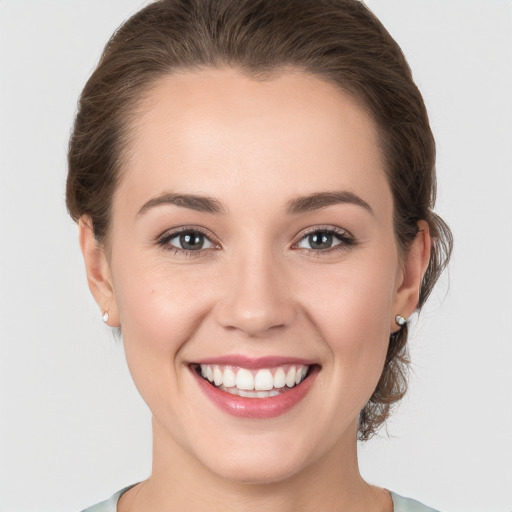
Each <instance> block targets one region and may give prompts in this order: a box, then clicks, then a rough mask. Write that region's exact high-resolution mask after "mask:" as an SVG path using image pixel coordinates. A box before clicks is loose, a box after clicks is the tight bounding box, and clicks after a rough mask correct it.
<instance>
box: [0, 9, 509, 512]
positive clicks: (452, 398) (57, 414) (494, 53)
mask: <svg viewBox="0 0 512 512" xmlns="http://www.w3.org/2000/svg"><path fill="white" fill-rule="evenodd" d="M144 3H145V2H143V1H141V0H108V1H105V0H0V511H3V512H7V511H9V512H25V511H31V512H32V511H34V512H35V511H37V512H44V511H51V512H70V511H73V510H75V511H76V510H81V509H82V508H85V506H87V505H90V504H92V503H94V502H97V501H100V500H101V499H105V498H106V497H108V496H110V495H111V494H112V493H113V492H114V491H116V490H117V489H119V488H121V487H123V486H125V485H127V484H130V483H134V482H136V481H139V480H141V479H144V478H146V477H147V476H148V474H149V471H150V462H151V461H150V457H151V453H150V450H151V439H150V416H149V413H148V410H147V408H146V406H145V405H144V403H143V402H142V400H141V399H140V398H139V396H138V395H137V392H136V391H135V388H134V386H133V384H132V382H131V380H130V377H129V374H128V371H127V369H126V366H125V362H124V355H123V351H122V346H121V344H120V342H116V341H115V340H114V338H113V337H112V334H111V332H110V331H109V329H108V328H106V327H105V326H104V325H103V323H102V321H101V318H100V312H99V310H98V308H97V307H96V305H95V303H94V302H93V300H92V298H91V297H90V294H89V291H88V289H87V285H86V280H85V274H84V271H83V264H82V260H81V255H80V253H79V248H78V243H77V236H76V235H77V230H76V226H75V225H74V224H73V223H72V221H71V220H70V219H69V218H68V217H67V215H66V210H65V205H64V184H65V177H66V146H67V140H68V137H69V132H70V127H71V124H72V121H73V115H74V112H75V107H76V101H77V98H78V95H79V93H80V91H81V88H82V87H83V85H84V83H85V81H86V79H87V77H88V76H89V74H90V73H91V71H92V70H93V68H94V66H95V64H96V62H97V60H98V58H99V55H100V52H101V50H102V47H103V45H104V43H105V42H106V41H107V38H108V37H109V36H110V34H111V33H112V32H113V30H114V29H115V28H116V27H117V26H118V25H119V24H120V23H121V22H122V21H123V20H124V19H126V17H128V16H129V15H130V14H132V13H134V12H135V11H136V10H138V8H140V7H141V6H142V5H143V4H144ZM367 3H368V5H369V6H370V7H371V8H372V9H373V10H374V11H375V13H376V14H377V15H378V16H379V17H380V18H381V20H382V21H383V23H384V24H385V25H386V27H387V28H388V30H389V31H390V32H391V34H393V36H394V37H395V38H396V39H397V41H398V42H399V44H400V45H401V46H402V48H403V50H404V52H405V54H406V55H407V57H408V60H409V63H410V65H411V67H412V69H413V72H414V76H415V79H416V81H417V83H418V85H419V87H420V89H421V90H422V92H423V94H424V98H425V101H426V104H427V107H428V109H429V112H430V116H431V122H432V127H433V130H434V133H435V135H436V139H437V144H438V178H439V200H438V208H437V211H438V212H439V213H440V214H441V215H442V216H444V217H445V218H446V219H447V221H448V222H449V224H450V226H451V227H452V229H453V233H454V236H455V252H454V254H453V260H452V264H451V265H450V268H449V272H448V274H447V275H446V276H445V277H444V278H443V280H442V281H441V282H440V285H439V287H438V288H437V290H436V292H435V293H434V294H433V296H432V298H431V300H430V301H429V303H428V305H427V307H426V308H425V310H424V311H423V313H422V314H421V316H420V317H419V319H416V320H415V321H414V322H413V335H412V339H411V354H412V359H413V365H412V374H411V387H410V392H409V394H408V396H407V398H406V399H405V400H404V402H403V403H402V405H401V406H400V407H399V408H398V409H397V411H396V413H395V415H394V416H393V419H392V420H391V421H390V422H389V424H388V429H387V430H388V435H389V436H387V435H386V432H385V431H383V432H382V435H381V436H379V437H378V438H377V439H374V440H372V441H370V442H368V443H367V444H365V445H364V446H362V447H361V450H360V454H361V468H362V472H363V474H364V475H365V476H366V478H367V479H368V480H370V481H371V482H373V483H376V484H379V485H381V486H384V487H387V488H390V489H393V490H395V491H397V492H399V493H401V494H404V495H408V496H412V497H415V498H417V499H419V500H421V501H424V502H426V503H428V504H430V505H431V506H434V507H436V508H439V509H440V510H442V511H443V512H494V511H496V512H498V511H503V512H511V511H512V371H511V363H512V332H511V325H510V324H511V319H512V294H511V288H512V271H511V263H512V241H511V240H512V228H511V217H512V216H511V199H512V192H511V187H512V177H511V175H512V168H511V166H512V121H511V120H512V100H511V91H512V74H511V68H512V2H511V1H509V0H478V1H477V0H428V1H427V0H421V1H420V0H371V1H370V0H369V1H368V2H367Z"/></svg>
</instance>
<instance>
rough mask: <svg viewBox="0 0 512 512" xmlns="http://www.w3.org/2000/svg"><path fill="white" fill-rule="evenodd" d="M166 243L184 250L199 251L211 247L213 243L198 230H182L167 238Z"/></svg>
mask: <svg viewBox="0 0 512 512" xmlns="http://www.w3.org/2000/svg"><path fill="white" fill-rule="evenodd" d="M167 243H168V244H169V245H172V246H174V247H177V248H178V249H183V250H184V251H200V250H201V249H209V248H211V247H213V243H212V242H211V241H210V240H209V239H208V238H207V237H206V236H205V235H203V233H201V232H199V231H183V232H181V233H179V234H178V235H175V236H173V237H172V238H169V239H168V241H167Z"/></svg>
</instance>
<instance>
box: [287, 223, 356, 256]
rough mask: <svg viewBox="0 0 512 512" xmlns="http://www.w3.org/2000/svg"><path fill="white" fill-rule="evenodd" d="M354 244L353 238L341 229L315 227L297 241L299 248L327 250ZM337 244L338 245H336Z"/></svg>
mask: <svg viewBox="0 0 512 512" xmlns="http://www.w3.org/2000/svg"><path fill="white" fill-rule="evenodd" d="M353 245H355V240H354V238H353V237H352V236H351V235H350V234H349V233H348V232H347V231H344V230H341V229H315V230H314V231H310V232H309V233H307V234H306V235H305V236H303V237H302V238H301V239H300V240H299V242H298V243H297V247H298V248H299V249H306V250H310V251H316V252H327V251H329V250H332V249H334V248H339V249H342V248H346V247H347V246H349V247H350V246H353ZM338 246H339V247H338Z"/></svg>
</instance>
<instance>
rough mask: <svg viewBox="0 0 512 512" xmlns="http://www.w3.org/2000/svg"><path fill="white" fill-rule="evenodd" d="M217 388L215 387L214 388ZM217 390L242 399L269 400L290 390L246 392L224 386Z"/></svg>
mask: <svg viewBox="0 0 512 512" xmlns="http://www.w3.org/2000/svg"><path fill="white" fill-rule="evenodd" d="M216 387H217V386H216ZM217 389H220V390H221V391H226V392H227V393H230V394H232V395H237V396H242V397H244V398H269V397H271V396H277V395H280V394H281V393H283V392H285V391H288V389H291V388H282V389H271V390H269V391H252V390H251V391H247V390H245V389H238V388H236V387H234V388H225V387H224V386H219V387H217Z"/></svg>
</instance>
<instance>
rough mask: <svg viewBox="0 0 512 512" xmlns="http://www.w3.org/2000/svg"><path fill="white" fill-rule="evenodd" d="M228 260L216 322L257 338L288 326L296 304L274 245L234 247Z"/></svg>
mask: <svg viewBox="0 0 512 512" xmlns="http://www.w3.org/2000/svg"><path fill="white" fill-rule="evenodd" d="M253 242H254V240H253ZM256 246H257V247H256ZM229 260H230V262H229V265H228V270H227V274H228V275H226V279H225V285H226V286H225V288H224V290H223V294H222V297H221V298H220V300H219V303H218V304H217V321H218V322H219V323H220V324H221V325H222V326H223V327H226V328H232V329H237V330H240V331H243V332H244V333H245V334H247V335H249V336H255V337H257V336H263V335H264V334H265V333H266V332H267V331H269V330H270V329H272V328H276V327H284V326H287V325H289V324H290V322H291V321H292V319H293V317H294V314H295V312H294V305H293V301H292V300H291V297H290V296H289V293H288V292H289V287H288V288H287V287H286V285H285V280H286V278H285V275H286V272H284V269H283V268H282V261H281V259H280V258H279V257H278V255H276V254H275V251H273V249H272V247H271V244H254V243H250V244H247V245H246V247H244V248H243V249H242V248H240V249H238V250H235V251H234V252H233V254H232V255H231V257H230V258H229Z"/></svg>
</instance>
